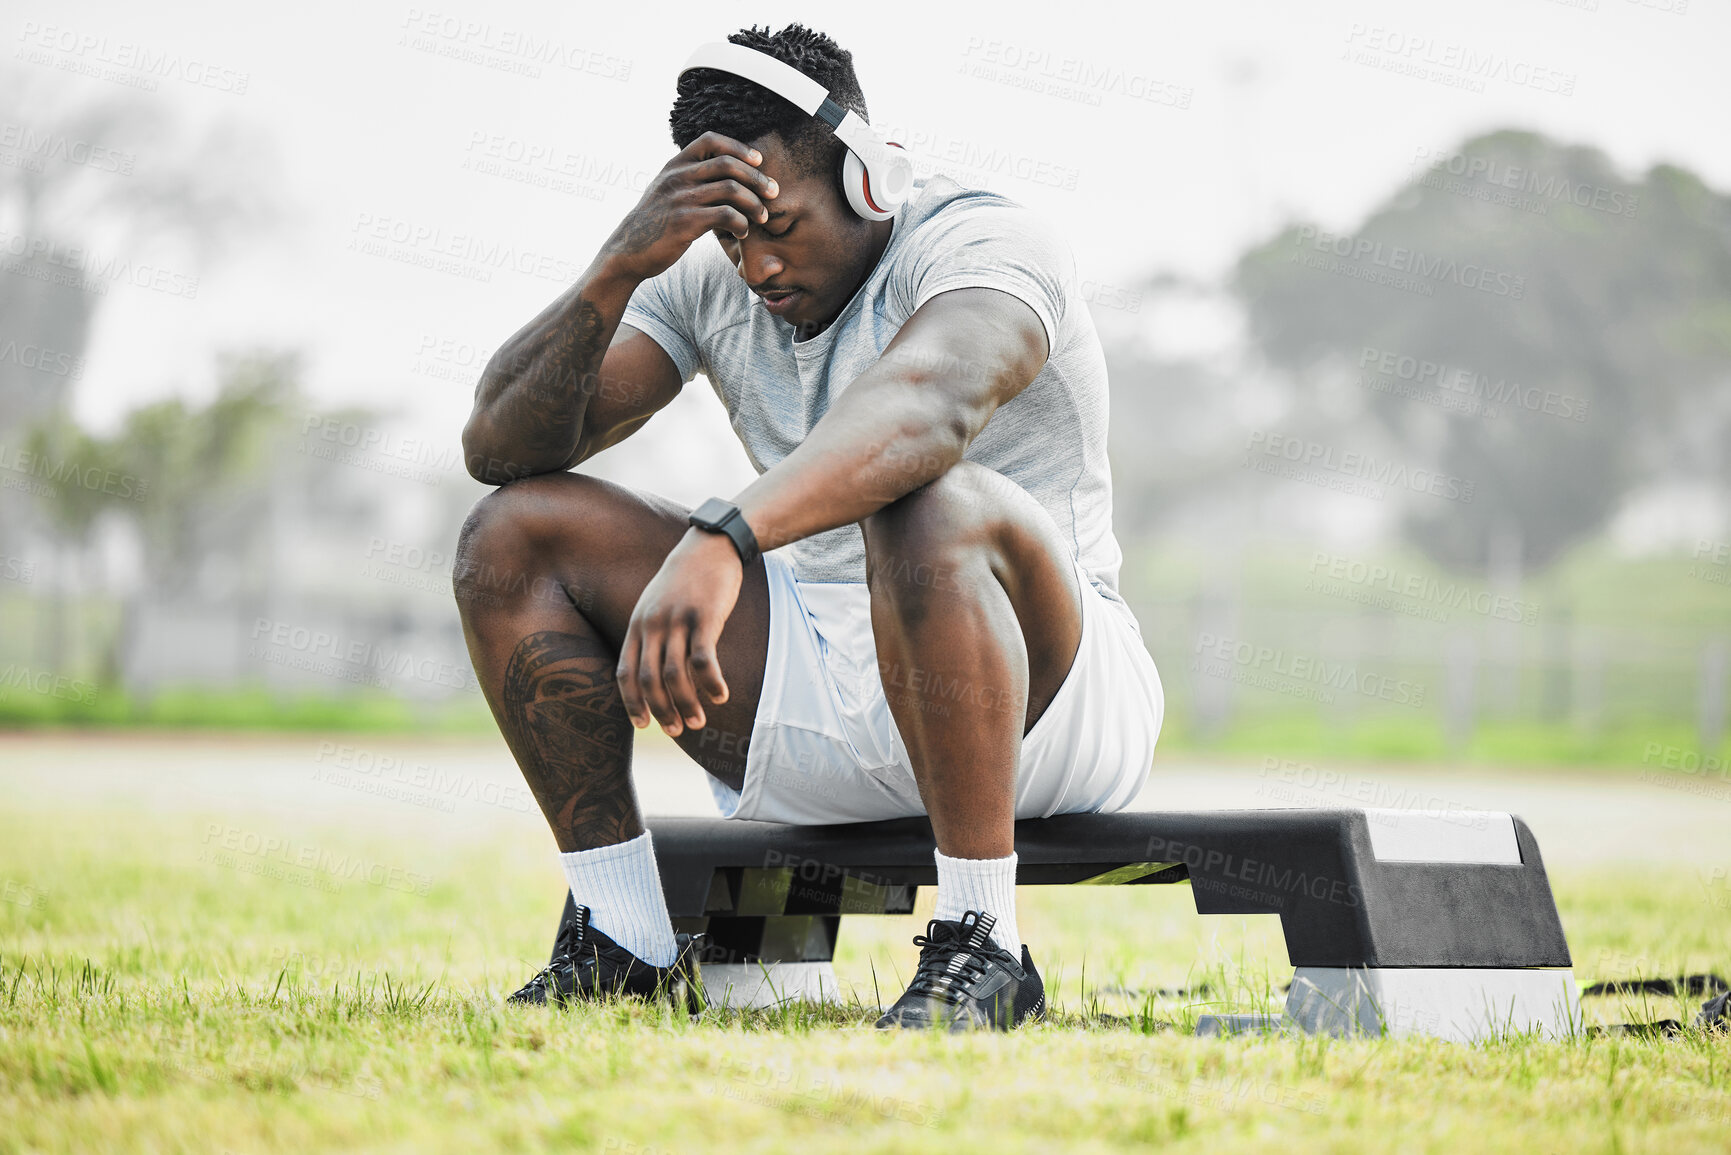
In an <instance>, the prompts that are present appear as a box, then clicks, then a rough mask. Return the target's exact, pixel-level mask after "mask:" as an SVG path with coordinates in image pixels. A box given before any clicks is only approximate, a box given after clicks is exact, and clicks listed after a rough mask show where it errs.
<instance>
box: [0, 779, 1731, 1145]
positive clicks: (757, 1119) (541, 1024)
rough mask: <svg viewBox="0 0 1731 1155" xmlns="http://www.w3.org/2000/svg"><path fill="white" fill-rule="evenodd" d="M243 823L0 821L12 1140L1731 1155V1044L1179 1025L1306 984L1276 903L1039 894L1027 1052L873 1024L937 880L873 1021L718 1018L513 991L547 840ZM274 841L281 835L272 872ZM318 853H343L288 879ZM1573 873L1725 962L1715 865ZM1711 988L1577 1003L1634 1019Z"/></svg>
mask: <svg viewBox="0 0 1731 1155" xmlns="http://www.w3.org/2000/svg"><path fill="white" fill-rule="evenodd" d="M221 805H222V804H221V803H220V802H217V801H213V803H212V806H213V813H212V814H209V815H198V814H186V813H179V812H175V811H172V810H153V809H149V808H145V807H133V808H130V809H128V810H126V811H118V810H114V809H105V808H103V807H102V806H100V805H97V806H95V807H94V808H90V806H89V804H88V800H84V799H75V800H68V801H67V802H66V803H64V804H56V805H54V806H52V807H50V806H48V805H47V804H45V803H42V802H40V801H38V802H36V803H25V802H12V803H8V804H6V808H5V809H0V898H4V899H5V901H0V1118H3V1119H4V1120H5V1125H4V1126H0V1152H14V1151H17V1152H24V1151H104V1150H141V1151H182V1150H187V1151H236V1152H254V1151H278V1150H281V1151H293V1152H308V1151H319V1150H330V1149H341V1150H354V1149H361V1150H376V1151H405V1152H409V1151H414V1152H421V1151H463V1152H470V1151H477V1150H490V1149H503V1150H517V1151H542V1150H561V1151H563V1150H602V1151H621V1152H632V1151H635V1152H645V1151H660V1152H673V1151H689V1152H701V1151H714V1150H729V1149H737V1150H753V1151H798V1152H804V1151H814V1150H822V1151H828V1150H845V1151H911V1150H941V1151H946V1152H959V1151H976V1150H977V1151H994V1152H996V1151H1029V1152H1033V1151H1048V1150H1056V1149H1065V1150H1077V1151H1098V1152H1113V1151H1124V1150H1141V1149H1156V1148H1158V1149H1160V1150H1170V1151H1177V1152H1186V1151H1194V1152H1209V1153H1211V1155H1212V1153H1215V1152H1233V1151H1265V1150H1269V1149H1271V1148H1278V1149H1280V1150H1281V1151H1283V1152H1285V1151H1341V1152H1346V1151H1354V1152H1356V1151H1361V1150H1367V1149H1368V1150H1399V1151H1437V1152H1459V1151H1515V1152H1523V1153H1524V1152H1535V1151H1541V1152H1550V1151H1556V1152H1563V1151H1568V1152H1574V1151H1627V1152H1637V1151H1655V1152H1664V1153H1665V1155H1680V1153H1683V1152H1690V1151H1722V1150H1724V1149H1725V1135H1726V1134H1727V1129H1728V1128H1731V1040H1728V1039H1727V1038H1725V1037H1723V1036H1720V1037H1707V1036H1703V1035H1700V1034H1698V1033H1697V1034H1690V1035H1688V1036H1686V1037H1684V1038H1681V1039H1677V1040H1673V1041H1668V1042H1666V1041H1649V1040H1643V1039H1637V1038H1629V1037H1613V1036H1600V1037H1584V1038H1581V1039H1579V1040H1576V1041H1574V1042H1563V1043H1544V1042H1536V1041H1531V1040H1502V1041H1498V1042H1492V1043H1487V1044H1484V1045H1479V1046H1461V1045H1451V1044H1443V1043H1437V1042H1432V1041H1366V1040H1358V1041H1336V1040H1328V1039H1308V1040H1292V1039H1277V1038H1276V1039H1261V1038H1243V1039H1236V1040H1225V1041H1222V1040H1206V1039H1196V1038H1193V1037H1189V1036H1188V1035H1187V1034H1186V1033H1185V1032H1184V1030H1183V1029H1182V1027H1181V1028H1180V1029H1162V1028H1160V1027H1159V1025H1158V1024H1160V1023H1162V1022H1170V1021H1177V1022H1179V1023H1180V1024H1181V1025H1187V1024H1189V1023H1193V1022H1194V1019H1195V1016H1196V1015H1197V1014H1199V1013H1207V1012H1212V1011H1229V1012H1231V1011H1240V1012H1241V1011H1254V1010H1265V1009H1269V1008H1270V1007H1272V1006H1273V1005H1276V1004H1277V1003H1278V1001H1279V998H1280V995H1279V991H1278V987H1279V986H1280V984H1282V983H1283V982H1284V981H1285V980H1286V979H1287V978H1288V977H1289V975H1290V971H1289V969H1288V968H1287V967H1286V965H1285V954H1284V949H1283V948H1282V946H1281V940H1280V936H1279V930H1278V924H1277V922H1276V921H1275V919H1274V918H1273V917H1272V916H1259V917H1249V918H1225V917H1221V918H1210V919H1201V918H1199V917H1197V916H1196V915H1195V913H1194V910H1193V908H1192V907H1191V903H1190V895H1189V891H1188V888H1187V887H1184V886H1176V887H1149V888H1136V889H1105V888H1101V889H1093V888H1065V889H1057V888H1026V889H1024V890H1022V891H1021V907H1022V913H1021V925H1022V930H1023V936H1024V938H1026V939H1027V940H1028V941H1029V943H1030V945H1031V947H1032V948H1033V949H1034V950H1036V951H1037V952H1038V955H1037V957H1038V958H1039V960H1040V962H1041V965H1042V970H1043V971H1044V972H1045V973H1046V975H1047V976H1048V979H1049V980H1050V981H1051V983H1052V987H1053V991H1054V1003H1055V1006H1054V1013H1053V1015H1052V1016H1051V1017H1050V1019H1049V1020H1048V1021H1047V1022H1045V1023H1043V1024H1039V1025H1035V1026H1031V1027H1028V1028H1025V1029H1023V1030H1021V1031H1018V1032H1016V1033H1014V1034H1011V1035H1007V1036H991V1037H965V1038H950V1037H947V1036H937V1035H901V1034H896V1035H890V1034H883V1033H879V1032H877V1031H874V1030H873V1029H871V1027H870V1025H869V1024H870V1021H871V1018H872V1017H873V1014H874V1006H873V1005H869V1004H874V1003H875V1001H876V1000H875V999H874V997H873V993H872V984H873V976H874V975H875V976H876V980H877V982H878V985H879V994H880V995H881V997H882V998H883V999H885V1000H887V999H889V998H892V997H894V995H895V994H896V993H899V990H900V981H899V980H900V979H905V977H906V976H907V975H908V974H909V973H910V971H911V968H912V964H913V961H914V959H915V956H916V952H915V948H914V947H913V946H912V944H911V942H910V941H909V939H910V938H911V936H912V935H913V933H915V931H916V930H917V929H919V928H920V927H921V926H922V925H923V922H922V921H921V920H923V918H924V917H925V915H926V913H927V912H928V911H929V909H930V907H929V903H930V900H931V897H932V896H931V894H930V892H929V890H928V891H922V892H921V896H920V898H921V906H920V910H919V911H918V912H917V914H916V916H914V917H908V918H867V917H853V918H850V919H848V920H846V921H845V922H844V925H843V932H842V939H841V944H840V946H841V949H840V951H839V953H838V957H837V972H838V975H839V976H840V978H841V979H842V981H843V983H844V985H850V986H851V987H852V988H853V990H854V993H855V994H856V995H857V996H858V1001H856V1002H854V1003H853V1004H851V1005H846V1006H841V1007H833V1008H827V1009H822V1010H813V1009H810V1008H799V1009H795V1010H791V1011H785V1012H757V1013H749V1014H743V1015H742V1014H738V1013H718V1014H711V1015H710V1016H708V1017H706V1018H704V1019H702V1020H700V1021H697V1022H692V1021H690V1020H689V1019H688V1018H686V1017H685V1016H684V1015H682V1014H675V1013H674V1012H672V1011H671V1010H669V1009H667V1008H663V1007H657V1006H644V1005H641V1004H616V1005H609V1006H601V1007H584V1008H579V1009H577V1010H575V1011H569V1012H548V1011H545V1010H525V1009H517V1008H507V1007H505V1006H503V1005H502V1004H501V998H502V996H503V995H504V994H506V993H507V992H508V991H509V990H511V989H513V988H514V987H515V986H516V985H518V984H519V983H520V982H521V981H522V980H523V979H524V978H526V977H527V976H528V975H529V974H530V973H531V972H532V971H533V970H534V969H535V967H536V965H538V963H539V961H540V960H541V959H542V958H544V957H545V953H546V950H547V946H548V943H549V940H550V938H551V933H552V925H551V924H552V918H553V915H554V914H555V912H556V911H557V905H558V902H559V894H560V891H559V881H558V879H557V875H556V872H555V871H554V869H553V866H552V863H551V861H550V854H549V853H548V851H547V847H546V846H544V845H540V844H529V843H528V841H527V840H524V839H521V838H491V837H481V838H475V839H472V840H470V841H467V842H462V841H450V842H448V843H441V844H428V843H427V842H426V841H424V840H417V839H410V838H407V837H405V836H404V835H402V834H400V833H398V834H393V833H392V832H391V831H390V829H389V828H379V827H376V826H369V825H366V824H362V823H355V822H353V821H352V820H351V821H350V822H349V824H347V825H341V826H337V825H332V826H325V825H320V824H319V823H317V822H311V821H309V820H306V819H304V818H301V819H295V818H291V817H287V816H283V817H274V816H271V815H269V814H265V815H261V816H258V817H256V818H252V817H236V816H235V814H234V813H233V812H232V809H228V810H225V813H222V814H218V813H215V812H214V810H215V808H216V807H218V806H221ZM231 830H234V831H238V832H239V833H238V834H234V835H231V834H230V833H229V832H230V831H231ZM249 835H255V836H257V837H258V838H259V839H260V840H261V843H262V840H264V839H271V838H274V839H277V840H278V841H279V842H280V843H281V844H282V849H281V850H279V851H275V852H273V853H272V854H269V855H267V854H263V853H248V851H247V849H246V846H247V843H248V836H249ZM225 841H231V842H234V843H235V844H236V848H235V849H232V850H229V851H226V852H225V851H224V850H223V843H224V842H225ZM303 855H305V856H306V859H305V860H306V861H317V862H320V863H323V864H325V865H315V866H312V867H298V866H295V865H293V863H294V862H296V861H300V860H301V856H303ZM336 862H351V863H352V862H359V863H361V864H362V868H361V869H359V870H358V871H356V872H355V873H354V874H353V876H350V875H349V874H348V873H347V872H345V871H344V870H343V869H342V868H340V867H338V866H335V865H331V864H332V863H336ZM368 877H371V878H372V879H374V881H373V882H369V881H367V878H368ZM1553 877H1554V880H1555V882H1556V884H1557V889H1558V899H1559V904H1560V907H1561V910H1562V914H1563V919H1564V923H1565V926H1566V928H1567V931H1568V934H1569V938H1570V942H1571V945H1572V947H1573V950H1574V955H1575V960H1576V974H1577V977H1578V978H1580V979H1581V980H1582V981H1583V982H1585V981H1590V980H1593V979H1596V978H1605V977H1630V976H1633V975H1636V974H1644V975H1655V974H1670V973H1679V972H1683V971H1700V970H1718V971H1720V972H1721V973H1724V972H1726V971H1727V970H1731V927H1728V925H1727V924H1728V922H1731V920H1727V919H1726V917H1725V910H1726V909H1727V908H1731V898H1727V895H1731V892H1727V894H1726V895H1720V894H1719V893H1718V890H1724V883H1723V882H1722V881H1721V882H1714V881H1713V880H1711V879H1706V881H1705V882H1704V877H1705V876H1704V875H1702V874H1701V873H1698V872H1696V871H1694V870H1691V869H1690V868H1689V867H1687V866H1681V865H1679V866H1675V867H1658V866H1655V867H1651V868H1643V869H1631V868H1629V867H1627V866H1618V867H1615V868H1611V867H1606V868H1604V869H1600V870H1593V871H1588V872H1578V873H1565V874H1561V875H1556V874H1554V875H1553ZM1715 888H1717V890H1716V889H1715ZM1202 984H1206V985H1207V991H1206V993H1203V994H1197V995H1194V996H1187V997H1172V996H1162V995H1160V994H1158V993H1156V992H1157V991H1158V990H1160V989H1162V988H1166V989H1170V988H1176V987H1189V988H1192V989H1194V988H1196V987H1198V986H1200V985H1202ZM1695 1004H1696V1000H1693V999H1686V1000H1674V999H1653V1000H1647V1001H1646V1002H1645V1003H1642V1002H1640V1001H1631V1000H1589V1002H1588V1004H1587V1008H1588V1010H1589V1013H1590V1014H1592V1015H1593V1016H1595V1017H1596V1018H1598V1019H1600V1020H1610V1021H1620V1020H1635V1019H1653V1018H1660V1017H1679V1018H1687V1017H1689V1016H1690V1015H1692V1013H1693V1011H1694V1009H1695Z"/></svg>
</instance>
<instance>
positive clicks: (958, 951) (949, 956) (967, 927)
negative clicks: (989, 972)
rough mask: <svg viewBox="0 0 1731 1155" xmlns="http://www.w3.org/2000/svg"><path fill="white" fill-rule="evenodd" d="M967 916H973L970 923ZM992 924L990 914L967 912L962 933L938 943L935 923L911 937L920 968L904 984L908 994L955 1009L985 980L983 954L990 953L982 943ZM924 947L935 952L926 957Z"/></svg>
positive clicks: (932, 921)
mask: <svg viewBox="0 0 1731 1155" xmlns="http://www.w3.org/2000/svg"><path fill="white" fill-rule="evenodd" d="M970 916H974V917H973V919H972V921H970ZM996 921H997V920H996V919H994V918H993V917H992V916H991V915H990V914H983V913H982V914H977V915H976V912H974V911H969V912H968V913H967V914H965V915H963V916H962V921H961V927H962V933H961V934H959V935H956V936H955V937H953V938H946V939H941V940H940V939H938V938H936V937H935V931H936V930H937V925H938V920H937V919H935V918H934V919H932V920H931V921H930V922H928V923H927V924H926V933H925V934H916V935H915V936H914V945H915V946H917V947H919V948H920V964H919V966H918V968H917V969H915V971H914V977H913V981H912V982H910V983H909V984H908V993H910V994H917V995H921V996H923V997H926V998H934V999H937V1000H938V1001H939V1002H943V1003H947V1004H949V1005H951V1006H954V1005H956V1004H957V1003H958V1002H959V1001H960V1000H961V999H962V998H964V997H965V996H966V995H967V993H968V988H969V987H971V986H972V985H973V984H975V983H977V982H979V981H980V980H981V979H983V978H984V977H985V976H986V965H987V962H988V960H987V958H986V956H985V954H984V953H983V952H984V951H985V950H988V949H990V948H989V947H987V946H986V945H985V943H986V940H987V936H988V935H989V934H990V933H991V930H992V924H993V923H994V922H996ZM927 947H936V948H938V949H937V950H934V951H932V952H930V953H929V954H928V953H927V950H926V948H927Z"/></svg>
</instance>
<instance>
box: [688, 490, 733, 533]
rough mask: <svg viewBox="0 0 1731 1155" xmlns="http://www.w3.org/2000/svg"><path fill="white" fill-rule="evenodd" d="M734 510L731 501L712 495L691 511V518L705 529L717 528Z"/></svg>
mask: <svg viewBox="0 0 1731 1155" xmlns="http://www.w3.org/2000/svg"><path fill="white" fill-rule="evenodd" d="M733 511H734V506H733V504H732V503H731V502H726V501H723V500H721V498H719V497H712V498H710V499H709V500H708V501H706V502H704V503H703V504H702V505H700V506H698V507H697V508H696V509H695V510H693V511H692V514H691V520H692V521H693V522H694V523H696V524H697V525H700V526H703V527H704V528H706V529H715V528H718V527H719V526H720V525H721V523H722V522H724V521H726V520H727V518H728V517H729V515H731V514H732V513H733Z"/></svg>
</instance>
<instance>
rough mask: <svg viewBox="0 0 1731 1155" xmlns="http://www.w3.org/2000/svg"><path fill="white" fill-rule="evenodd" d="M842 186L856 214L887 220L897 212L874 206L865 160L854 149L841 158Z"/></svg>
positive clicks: (868, 218)
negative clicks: (870, 194)
mask: <svg viewBox="0 0 1731 1155" xmlns="http://www.w3.org/2000/svg"><path fill="white" fill-rule="evenodd" d="M841 187H842V188H843V189H844V190H845V191H846V192H847V203H848V206H849V207H850V208H852V209H853V211H854V213H855V215H857V216H861V217H864V218H865V219H866V220H868V221H887V220H889V219H890V218H891V217H893V216H895V212H894V211H893V210H892V211H890V212H887V213H886V212H883V211H882V210H880V209H876V208H873V207H872V203H871V198H870V196H869V195H868V193H867V189H868V188H869V185H868V184H867V179H866V166H865V162H864V161H862V160H861V159H860V158H859V154H858V153H856V152H855V151H854V150H853V149H851V148H850V149H848V150H847V151H846V152H845V153H843V154H842V158H841Z"/></svg>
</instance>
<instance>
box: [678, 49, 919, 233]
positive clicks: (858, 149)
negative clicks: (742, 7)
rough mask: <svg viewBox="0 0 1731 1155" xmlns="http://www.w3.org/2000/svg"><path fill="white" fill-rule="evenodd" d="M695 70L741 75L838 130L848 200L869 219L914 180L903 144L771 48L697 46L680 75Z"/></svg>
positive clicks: (886, 209) (888, 208) (886, 211)
mask: <svg viewBox="0 0 1731 1155" xmlns="http://www.w3.org/2000/svg"><path fill="white" fill-rule="evenodd" d="M693 68H713V69H716V70H717V71H720V72H731V73H733V74H734V75H735V76H743V77H745V79H747V80H749V81H752V82H753V83H755V84H760V85H762V86H763V87H764V88H767V89H769V90H770V91H771V92H773V93H775V94H777V95H778V96H782V97H785V98H786V99H787V100H789V101H790V102H792V104H793V105H794V106H795V107H796V108H798V109H800V110H801V111H802V112H805V113H807V114H808V115H810V116H815V117H817V118H818V119H819V120H821V121H823V122H824V123H825V124H827V125H829V126H830V128H831V129H832V130H833V131H834V132H835V135H836V139H837V140H839V141H841V142H842V143H843V144H845V145H846V146H847V148H848V156H847V158H846V161H847V163H846V164H845V166H844V169H843V173H842V183H843V187H845V188H846V189H847V195H848V203H849V204H851V205H852V206H853V209H854V211H855V212H857V213H858V214H859V215H860V216H862V217H865V218H866V219H868V220H877V221H882V220H888V219H889V218H890V217H892V216H894V215H895V211H896V209H897V208H899V207H900V206H901V204H902V202H903V201H905V200H907V194H908V192H909V190H910V188H911V186H912V184H913V172H914V169H913V162H912V161H910V160H909V159H908V158H907V157H906V156H904V155H900V152H892V151H891V149H892V148H894V149H896V150H901V151H905V150H902V147H901V145H899V144H894V143H893V142H891V141H886V140H884V139H883V138H882V137H881V136H880V135H878V133H877V132H876V131H874V130H873V129H872V127H871V125H869V124H867V123H866V122H865V121H864V120H862V119H861V118H860V117H859V116H858V115H857V114H856V113H854V111H853V110H852V109H849V108H845V107H843V106H842V105H841V104H840V103H839V102H837V101H836V100H835V98H834V97H832V96H831V95H830V94H829V92H828V90H826V89H825V88H824V86H823V85H821V84H819V83H818V82H817V81H815V80H813V79H812V78H811V77H809V76H807V75H806V74H805V73H803V72H801V71H800V70H799V69H797V68H795V67H793V65H791V64H788V63H787V62H786V61H782V60H777V59H776V58H775V57H773V56H771V55H770V54H769V53H767V52H760V51H759V50H757V49H755V48H747V47H746V46H745V45H743V44H734V43H732V42H730V41H724V40H723V41H715V42H713V43H710V44H702V45H699V46H698V48H697V50H696V51H695V52H693V53H692V54H691V55H690V56H689V57H687V58H686V61H685V63H684V65H683V66H681V67H680V69H679V74H680V75H681V76H684V75H685V74H686V73H687V72H690V71H691V70H692V69H693Z"/></svg>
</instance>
